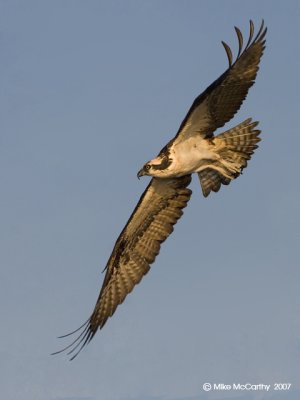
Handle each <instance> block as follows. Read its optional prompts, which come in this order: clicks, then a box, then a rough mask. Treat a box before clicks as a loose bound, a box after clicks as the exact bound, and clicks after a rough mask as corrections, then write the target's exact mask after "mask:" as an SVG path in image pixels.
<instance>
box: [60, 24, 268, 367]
mask: <svg viewBox="0 0 300 400" xmlns="http://www.w3.org/2000/svg"><path fill="white" fill-rule="evenodd" d="M235 31H236V34H237V38H238V53H237V56H236V59H235V60H234V61H233V56H232V52H231V49H230V47H229V46H228V45H227V44H226V43H225V42H222V44H223V46H224V48H225V51H226V54H227V57H228V62H229V67H228V69H227V70H226V71H225V72H224V73H223V74H222V75H221V76H220V77H219V78H218V79H217V80H216V81H215V82H213V83H212V84H211V85H210V86H209V87H208V88H207V89H206V90H205V91H204V92H203V93H202V94H200V95H199V96H198V97H197V98H196V99H195V101H194V102H193V104H192V106H191V108H190V109H189V111H188V113H187V115H186V117H185V118H184V120H183V122H182V123H181V125H180V127H179V130H178V132H177V134H176V136H175V137H174V138H173V139H172V140H171V141H170V142H169V143H168V144H167V145H166V146H165V147H164V148H163V149H162V150H161V151H160V153H159V154H158V156H157V157H155V158H154V159H153V160H150V161H148V162H147V163H146V164H145V165H144V166H143V168H142V169H141V170H140V171H139V172H138V174H137V176H138V177H139V178H140V177H141V176H143V175H148V176H151V177H152V179H151V181H150V183H149V185H148V187H147V188H146V190H145V191H144V193H143V195H142V196H141V198H140V200H139V202H138V204H137V206H136V208H135V209H134V211H133V213H132V215H131V217H130V218H129V221H128V222H127V224H126V226H125V228H124V229H123V231H122V232H121V234H120V236H119V237H118V239H117V241H116V244H115V246H114V249H113V251H112V254H111V256H110V258H109V260H108V262H107V265H106V267H105V270H106V274H105V277H104V281H103V285H102V288H101V290H100V294H99V297H98V300H97V302H96V305H95V308H94V311H93V313H92V315H91V316H90V318H89V319H88V320H87V321H86V322H85V323H84V324H83V325H82V326H81V327H80V328H78V329H76V330H75V331H74V332H71V333H70V334H68V335H64V336H61V337H66V336H69V335H71V334H73V333H75V332H78V331H79V330H80V329H82V332H81V334H80V335H79V336H78V337H77V338H76V339H75V340H74V341H73V342H72V343H71V344H70V345H69V346H67V347H65V348H64V349H62V350H60V351H58V352H56V353H53V354H57V353H60V352H62V351H64V350H66V349H70V351H69V352H68V354H71V353H73V352H75V350H76V349H77V352H75V354H74V355H73V356H72V358H71V359H73V358H75V357H76V356H77V354H78V353H79V352H80V351H81V349H82V348H83V347H84V346H85V345H86V344H88V343H89V342H90V341H91V339H92V338H93V337H94V335H95V334H96V332H97V330H98V328H99V329H102V328H103V326H104V325H105V323H106V321H107V319H108V318H109V317H111V316H112V315H113V314H114V312H115V310H116V308H117V307H118V305H119V304H121V303H122V302H123V301H124V299H125V297H126V296H127V295H128V293H130V292H131V291H132V289H133V288H134V286H135V285H136V284H137V283H139V282H140V280H141V279H142V277H143V276H144V275H145V274H146V273H147V272H148V271H149V269H150V264H151V263H153V261H154V260H155V257H156V256H157V255H158V253H159V250H160V245H161V243H162V242H163V241H164V240H166V239H167V237H168V236H169V235H170V234H171V233H172V231H173V226H174V225H175V224H176V222H177V220H178V219H179V218H180V217H181V215H182V214H183V211H182V210H183V208H184V207H186V205H187V203H188V201H189V199H190V197H191V194H192V191H191V190H190V189H188V188H187V187H188V185H189V184H190V182H191V174H193V173H197V174H198V177H199V179H200V184H201V188H202V192H203V195H204V196H205V197H207V196H208V195H209V193H210V192H211V191H213V192H217V191H218V190H219V189H220V187H221V184H223V185H228V184H229V183H230V182H231V181H232V180H233V179H235V178H237V177H238V176H239V175H240V174H241V172H242V170H243V169H244V168H245V167H246V166H247V162H248V160H250V158H251V155H252V154H253V152H254V150H255V149H256V148H257V147H258V146H257V143H258V142H259V141H260V139H259V137H258V136H259V134H260V131H259V130H258V129H256V127H257V125H258V122H252V120H251V118H249V119H246V120H245V121H244V122H242V123H240V124H239V125H237V126H235V127H234V128H231V129H229V130H227V131H226V132H224V133H221V134H219V135H217V136H214V131H215V130H216V129H217V128H220V127H222V126H223V125H224V124H225V123H226V122H228V121H229V120H230V119H231V118H232V117H233V116H234V114H235V113H236V112H237V111H238V110H239V108H240V106H241V104H242V102H243V100H244V99H245V98H246V96H247V93H248V90H249V88H250V87H251V86H252V85H253V84H254V80H255V78H256V74H257V71H258V66H259V62H260V59H261V56H262V54H263V51H264V48H265V35H266V32H267V28H264V22H263V21H262V24H261V26H260V29H259V31H258V33H257V35H256V36H255V37H254V25H253V22H252V21H250V33H249V39H248V42H247V44H246V46H245V47H244V46H243V36H242V33H241V31H240V30H239V29H238V28H237V27H235ZM253 37H254V38H253Z"/></svg>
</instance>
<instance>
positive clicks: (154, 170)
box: [137, 154, 172, 178]
mask: <svg viewBox="0 0 300 400" xmlns="http://www.w3.org/2000/svg"><path fill="white" fill-rule="evenodd" d="M171 161H172V160H171V159H170V158H169V157H168V156H166V155H161V154H160V155H159V156H158V157H156V158H154V159H153V160H150V161H148V162H146V164H145V165H144V166H143V168H142V169H140V170H139V172H138V173H137V177H138V178H140V177H141V176H144V175H148V176H155V177H158V178H164V177H166V174H167V171H168V167H169V165H170V164H171Z"/></svg>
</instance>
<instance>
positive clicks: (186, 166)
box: [170, 137, 217, 176]
mask: <svg viewBox="0 0 300 400" xmlns="http://www.w3.org/2000/svg"><path fill="white" fill-rule="evenodd" d="M170 157H171V158H172V160H173V162H172V164H171V166H170V172H171V171H172V173H173V174H174V176H175V175H177V176H180V175H184V174H188V173H192V172H196V171H197V169H198V168H199V166H200V165H201V163H203V160H214V159H216V158H217V154H216V153H215V152H214V146H213V145H212V144H211V143H210V142H209V141H208V140H206V139H203V138H201V137H190V138H188V139H187V140H185V141H184V142H180V143H178V144H176V145H173V146H171V149H170Z"/></svg>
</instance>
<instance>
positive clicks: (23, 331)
mask: <svg viewBox="0 0 300 400" xmlns="http://www.w3.org/2000/svg"><path fill="white" fill-rule="evenodd" d="M299 17H300V12H299V3H298V2H297V1H285V2H273V1H251V2H240V1H228V0H227V1H222V2H221V1H219V2H218V1H147V2H145V1H113V2H108V1H107V2H102V1H76V0H74V1H33V0H27V1H26V2H23V1H14V0H10V1H4V0H2V1H0V48H1V61H0V79H1V85H0V87H1V91H0V110H1V111H0V112H1V118H0V121H1V122H0V123H1V130H0V182H1V208H0V221H1V225H0V235H1V237H0V246H1V249H0V250H1V251H0V257H1V266H0V310H1V328H2V329H1V342H0V377H1V378H0V379H1V381H2V382H1V393H2V395H3V398H5V399H7V400H15V399H19V398H22V400H32V399H39V400H46V399H47V400H48V399H50V400H95V399H97V400H98V399H105V400H115V399H118V400H183V399H185V400H187V399H193V400H194V399H200V400H202V399H203V400H207V399H212V400H213V399H234V398H236V399H241V400H252V399H258V398H259V399H262V398H263V399H265V398H266V399H276V400H277V399H278V398H279V397H278V394H277V393H274V392H272V393H271V394H268V395H267V394H262V393H233V392H232V391H231V392H229V393H226V392H220V393H215V392H210V393H204V392H203V390H202V385H203V383H204V382H216V383H219V382H223V383H229V384H230V383H233V382H241V383H245V382H247V381H250V382H252V383H267V384H273V383H275V382H291V383H292V388H293V392H289V393H287V394H286V395H284V394H280V399H288V400H294V399H296V398H297V399H298V398H299V392H297V391H298V390H300V377H299V357H300V317H299V315H300V313H299V310H300V293H299V280H300V271H299V223H300V221H299V192H300V191H299V185H298V179H299V178H298V171H299V146H300V139H299V135H300V134H299V109H300V107H299V93H298V92H299V83H300V82H299V70H300V56H299V52H298V38H299V35H300V27H299ZM250 18H251V19H253V21H254V22H255V26H256V27H257V26H258V25H259V24H260V22H261V19H262V18H264V19H265V22H266V24H267V26H268V28H269V31H268V36H267V49H266V52H265V54H264V57H263V59H262V63H261V69H260V71H259V74H258V77H257V80H256V84H255V85H254V87H253V88H252V89H251V91H250V93H249V95H248V98H247V100H246V101H245V103H244V105H243V107H242V109H241V111H240V112H239V114H238V115H237V116H236V117H235V119H234V120H233V121H231V122H230V123H229V124H228V125H227V127H231V126H234V124H236V123H238V122H241V121H243V120H244V119H246V118H248V117H252V118H254V119H256V120H258V121H260V125H259V126H260V128H261V129H262V139H263V140H262V142H261V145H260V148H259V149H258V150H257V152H256V154H255V155H254V156H253V159H252V160H251V162H250V163H249V167H248V168H247V169H246V170H245V172H244V174H243V176H241V177H240V178H238V179H237V180H236V181H234V182H233V183H232V184H231V185H230V186H228V187H223V188H222V189H221V190H220V192H219V193H217V194H212V195H211V196H209V197H208V198H207V199H204V198H203V197H202V195H201V189H200V187H199V183H198V179H194V180H193V182H192V184H191V189H192V190H193V196H192V199H191V201H190V203H189V206H188V208H187V209H186V211H185V213H184V216H183V218H182V219H181V220H180V221H179V223H178V225H176V227H175V231H174V233H173V234H172V235H171V237H170V238H169V239H168V241H167V242H166V243H165V244H164V245H163V246H162V250H161V253H160V255H159V257H158V258H157V260H156V262H155V264H154V265H153V267H152V269H151V271H150V272H149V274H148V275H147V277H145V278H144V279H143V281H142V282H141V283H140V285H139V286H138V287H136V288H135V290H134V292H133V293H132V294H131V295H130V296H128V298H127V299H126V301H125V303H124V304H123V305H122V306H120V307H119V308H118V310H117V312H116V314H115V316H114V317H113V318H112V319H111V320H110V321H109V322H108V323H107V325H106V326H105V329H103V331H101V332H99V333H98V334H97V335H96V337H95V338H94V340H93V341H92V342H91V343H90V345H89V346H88V347H87V348H86V349H85V351H83V352H82V353H81V354H80V356H79V357H78V358H77V359H76V360H75V361H73V362H71V363H70V362H69V361H68V359H67V357H66V356H65V355H64V354H62V355H60V356H55V357H53V356H52V357H51V356H50V353H51V352H53V351H55V350H58V349H59V348H61V347H62V346H64V344H67V343H68V341H67V340H66V341H63V340H60V341H59V340H58V339H56V336H58V335H61V334H64V333H67V332H69V331H71V330H73V329H75V328H77V327H78V326H79V325H80V324H81V323H82V322H83V321H84V320H86V318H87V317H88V315H89V314H90V312H91V311H92V309H93V307H94V304H95V301H96V298H97V296H98V291H99V289H100V286H101V283H102V279H103V275H102V274H101V271H102V270H103V268H104V267H105V265H106V261H107V259H108V257H109V255H110V252H111V250H112V247H113V245H114V242H115V240H116V238H117V236H118V235H119V233H120V231H121V230H122V228H123V226H124V224H125V223H126V221H127V219H128V217H129V215H130V213H131V211H132V210H133V208H134V206H135V204H136V203H137V201H138V199H139V196H140V195H141V194H142V192H143V190H144V188H145V186H146V185H147V182H148V179H147V178H145V179H141V180H140V181H139V180H138V179H136V173H137V171H138V170H139V169H140V167H141V166H142V165H143V164H144V162H145V161H146V160H149V159H151V158H153V156H155V155H156V154H157V153H158V151H159V150H160V149H161V148H162V147H163V146H164V145H165V144H166V143H167V142H168V141H169V140H170V139H171V138H172V137H173V136H174V134H175V133H176V131H177V129H178V126H179V124H180V122H181V120H182V119H183V118H184V116H185V113H186V111H187V110H188V108H189V106H190V105H191V103H192V101H193V99H194V98H195V97H196V96H197V95H198V94H199V93H200V92H201V91H202V90H204V89H205V88H206V87H207V86H208V85H209V84H210V83H211V82H212V81H213V80H215V79H216V78H217V77H218V76H219V75H220V74H221V73H222V72H223V71H224V69H225V68H226V67H227V58H226V55H225V52H224V49H223V48H222V46H221V43H220V42H221V40H225V41H226V42H227V43H228V44H230V45H231V47H232V48H233V49H234V50H236V48H237V39H236V36H235V33H234V29H233V27H234V26H235V25H237V26H239V27H240V28H241V30H242V31H243V32H244V33H245V36H247V33H248V21H249V19H250ZM259 396H260V397H259ZM285 396H286V397H285Z"/></svg>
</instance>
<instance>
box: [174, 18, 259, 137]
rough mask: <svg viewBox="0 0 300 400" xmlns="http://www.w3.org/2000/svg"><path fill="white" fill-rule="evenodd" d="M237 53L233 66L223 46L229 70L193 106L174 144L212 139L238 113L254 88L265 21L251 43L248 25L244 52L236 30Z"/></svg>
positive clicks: (251, 27)
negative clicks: (197, 136)
mask: <svg viewBox="0 0 300 400" xmlns="http://www.w3.org/2000/svg"><path fill="white" fill-rule="evenodd" d="M235 31H236V34H237V37H238V42H239V50H238V54H237V58H236V60H235V61H234V62H233V57H232V52H231V49H230V47H229V46H228V45H227V44H226V43H225V42H222V44H223V46H224V48H225V50H226V54H227V57H228V61H229V68H228V69H227V70H226V71H225V72H224V74H222V75H221V76H220V77H219V78H218V79H217V80H216V81H215V82H213V83H212V84H211V85H210V86H209V87H208V88H207V89H206V90H205V91H204V92H203V93H202V94H200V95H199V96H198V97H197V98H196V99H195V101H194V103H193V104H192V106H191V108H190V110H189V111H188V113H187V115H186V117H185V119H184V120H183V121H182V123H181V125H180V128H179V130H178V132H177V134H176V136H175V138H174V144H176V143H178V142H180V141H183V140H186V139H187V138H189V137H190V136H194V135H197V134H198V135H199V134H200V135H201V136H202V137H204V138H208V137H212V136H213V132H214V131H215V130H216V129H217V128H220V127H221V126H223V125H224V124H225V123H226V122H227V121H229V120H230V119H231V118H232V117H233V116H234V114H235V113H236V112H237V111H238V110H239V108H240V107H241V105H242V102H243V101H244V100H245V98H246V96H247V93H248V90H249V88H250V87H251V86H252V85H253V84H254V80H255V78H256V74H257V71H258V65H259V61H260V58H261V56H262V54H263V51H264V48H265V35H266V32H267V28H264V21H263V22H262V24H261V27H260V29H259V31H258V33H257V35H256V37H255V38H254V39H253V35H254V25H253V22H252V21H250V34H249V39H248V42H247V44H246V46H245V48H244V49H243V35H242V33H241V31H240V30H239V28H237V27H235Z"/></svg>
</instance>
